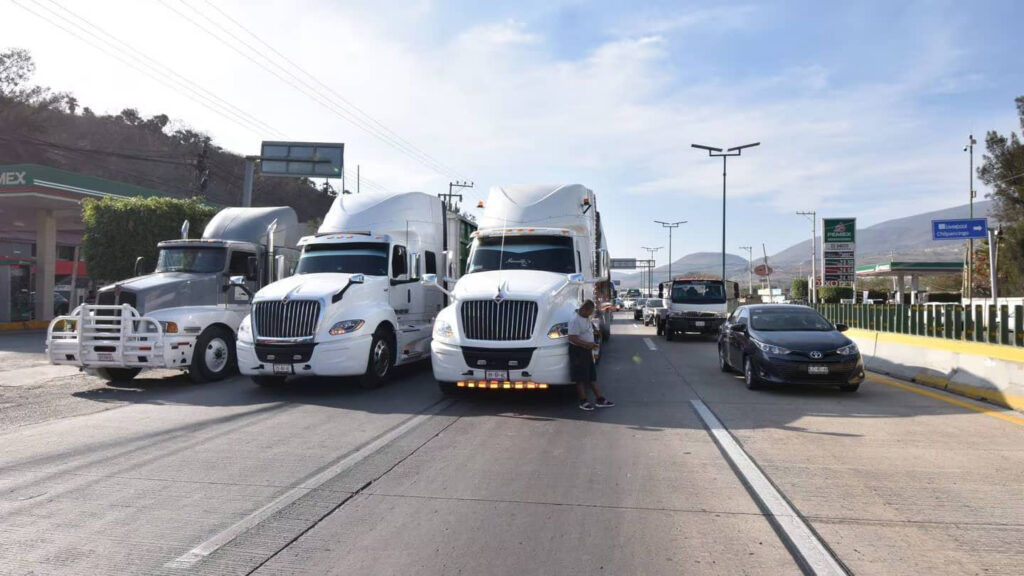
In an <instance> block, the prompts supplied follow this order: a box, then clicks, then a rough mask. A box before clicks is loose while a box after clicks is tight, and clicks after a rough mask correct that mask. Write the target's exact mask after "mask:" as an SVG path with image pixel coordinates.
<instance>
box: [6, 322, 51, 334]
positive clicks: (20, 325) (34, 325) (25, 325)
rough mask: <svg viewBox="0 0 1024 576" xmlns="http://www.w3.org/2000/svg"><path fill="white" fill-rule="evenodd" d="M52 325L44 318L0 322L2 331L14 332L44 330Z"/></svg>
mask: <svg viewBox="0 0 1024 576" xmlns="http://www.w3.org/2000/svg"><path fill="white" fill-rule="evenodd" d="M49 325H50V323H49V322H46V321H44V320H29V321H27V322H0V332H12V331H15V330H43V329H45V328H47V327H48V326H49Z"/></svg>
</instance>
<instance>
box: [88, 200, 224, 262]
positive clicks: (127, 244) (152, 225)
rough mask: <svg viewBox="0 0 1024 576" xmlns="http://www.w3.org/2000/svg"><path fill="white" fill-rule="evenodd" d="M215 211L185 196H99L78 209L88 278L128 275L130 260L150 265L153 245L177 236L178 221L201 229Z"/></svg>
mask: <svg viewBox="0 0 1024 576" xmlns="http://www.w3.org/2000/svg"><path fill="white" fill-rule="evenodd" d="M216 212H217V210H216V209H215V208H213V207H211V206H208V205H206V204H204V203H203V202H202V200H201V199H196V198H189V199H178V198H109V197H108V198H103V199H100V200H86V201H85V202H84V204H83V206H82V221H83V222H84V224H85V234H84V236H83V238H82V248H83V253H84V259H85V265H86V266H87V267H88V269H89V275H90V276H91V277H93V278H94V279H97V280H101V281H106V282H116V281H118V280H123V279H125V278H130V277H132V276H134V275H135V274H134V268H135V259H136V258H137V257H139V256H142V257H143V258H145V259H146V262H147V265H148V266H150V267H151V266H153V265H155V264H156V256H157V249H156V245H157V242H160V241H162V240H170V239H173V238H177V237H178V236H179V235H180V230H181V223H182V222H183V221H185V220H188V221H189V227H190V228H191V230H193V234H192V235H193V236H196V235H197V234H196V232H195V231H201V230H202V229H203V228H205V227H206V224H207V223H208V222H209V221H210V218H213V215H214V214H216Z"/></svg>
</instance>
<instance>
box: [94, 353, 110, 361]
mask: <svg viewBox="0 0 1024 576" xmlns="http://www.w3.org/2000/svg"><path fill="white" fill-rule="evenodd" d="M96 355H97V356H98V357H99V359H100V362H113V361H114V355H113V354H111V353H110V352H98V353H97V354H96Z"/></svg>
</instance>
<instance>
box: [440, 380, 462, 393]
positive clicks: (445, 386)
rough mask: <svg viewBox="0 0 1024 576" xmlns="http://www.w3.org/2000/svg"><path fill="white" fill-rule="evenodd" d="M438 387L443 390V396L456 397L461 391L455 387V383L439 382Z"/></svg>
mask: <svg viewBox="0 0 1024 576" xmlns="http://www.w3.org/2000/svg"><path fill="white" fill-rule="evenodd" d="M437 387H438V388H440V389H441V394H444V395H445V396H454V395H455V394H456V393H458V391H459V387H458V386H456V385H455V382H438V383H437Z"/></svg>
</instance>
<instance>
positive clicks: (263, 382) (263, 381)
mask: <svg viewBox="0 0 1024 576" xmlns="http://www.w3.org/2000/svg"><path fill="white" fill-rule="evenodd" d="M284 380H285V377H284V376H253V377H252V381H253V382H254V383H256V385H257V386H262V387H263V388H277V387H278V386H281V385H282V384H284Z"/></svg>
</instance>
